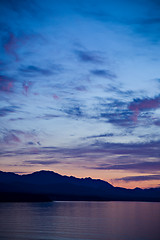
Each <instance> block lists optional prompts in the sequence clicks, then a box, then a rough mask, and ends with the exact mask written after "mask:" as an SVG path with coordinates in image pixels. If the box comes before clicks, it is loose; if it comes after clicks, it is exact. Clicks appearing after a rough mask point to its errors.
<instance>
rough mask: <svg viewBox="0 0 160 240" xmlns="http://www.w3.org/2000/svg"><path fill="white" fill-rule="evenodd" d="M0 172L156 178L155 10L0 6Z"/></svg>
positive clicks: (159, 170)
mask: <svg viewBox="0 0 160 240" xmlns="http://www.w3.org/2000/svg"><path fill="white" fill-rule="evenodd" d="M0 9H1V10H0V36H1V38H0V117H1V120H0V121H1V124H0V130H1V135H0V149H1V150H0V167H1V170H4V171H14V172H20V173H21V172H22V173H23V172H24V173H29V172H33V171H35V170H40V169H49V170H53V171H57V172H59V173H61V174H66V175H74V176H78V177H86V176H91V177H95V178H101V179H104V180H107V181H110V182H111V183H113V184H114V185H116V186H127V187H128V186H129V187H134V186H141V187H150V186H158V185H159V180H160V152H159V149H160V134H159V133H160V68H159V63H160V56H159V50H160V41H159V39H160V38H159V37H160V36H159V35H160V33H159V32H160V31H159V29H160V2H159V1H157V0H154V1H151V0H145V1H144V0H139V1H138V0H137V1H126V0H124V1H122V0H120V1H118V0H116V1H110V0H109V1H102V0H99V1H97V0H92V1H91V0H87V1H83V0H81V1H79V0H77V1H74V0H59V1H58V0H55V1H54V0H46V1H42V0H34V1H31V0H26V1H24V0H16V1H13V0H1V1H0Z"/></svg>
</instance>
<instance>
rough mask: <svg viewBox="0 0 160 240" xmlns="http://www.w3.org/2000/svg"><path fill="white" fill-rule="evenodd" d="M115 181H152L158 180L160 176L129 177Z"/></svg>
mask: <svg viewBox="0 0 160 240" xmlns="http://www.w3.org/2000/svg"><path fill="white" fill-rule="evenodd" d="M114 180H116V181H124V182H139V181H147V182H148V181H152V180H160V175H156V174H155V175H144V176H129V177H123V178H115V179H114Z"/></svg>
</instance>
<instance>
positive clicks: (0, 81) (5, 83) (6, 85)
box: [0, 75, 15, 92]
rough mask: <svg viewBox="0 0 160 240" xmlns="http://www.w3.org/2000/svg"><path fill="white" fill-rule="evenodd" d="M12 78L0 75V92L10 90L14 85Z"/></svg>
mask: <svg viewBox="0 0 160 240" xmlns="http://www.w3.org/2000/svg"><path fill="white" fill-rule="evenodd" d="M14 81H15V80H14V79H13V78H10V77H7V76H4V75H0V91H1V92H12V91H13V87H14Z"/></svg>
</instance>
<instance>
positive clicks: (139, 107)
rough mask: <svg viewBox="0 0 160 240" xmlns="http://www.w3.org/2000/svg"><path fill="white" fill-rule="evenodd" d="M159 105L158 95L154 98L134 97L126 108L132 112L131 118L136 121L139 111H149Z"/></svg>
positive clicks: (159, 98)
mask: <svg viewBox="0 0 160 240" xmlns="http://www.w3.org/2000/svg"><path fill="white" fill-rule="evenodd" d="M159 107H160V96H157V97H155V98H144V99H139V98H137V99H134V100H133V101H132V102H131V103H130V104H129V105H128V109H129V110H131V111H132V112H133V115H132V120H133V121H134V122H136V121H137V120H138V116H139V114H140V112H141V111H149V110H153V109H157V108H159Z"/></svg>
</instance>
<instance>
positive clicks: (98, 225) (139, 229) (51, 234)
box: [0, 201, 160, 240]
mask: <svg viewBox="0 0 160 240" xmlns="http://www.w3.org/2000/svg"><path fill="white" fill-rule="evenodd" d="M89 239H90V240H91V239H93V240H160V203H158V202H85V201H82V202H81V201H68V202H67V201H57V202H56V201H55V202H43V203H20V202H19V203H0V240H89Z"/></svg>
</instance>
